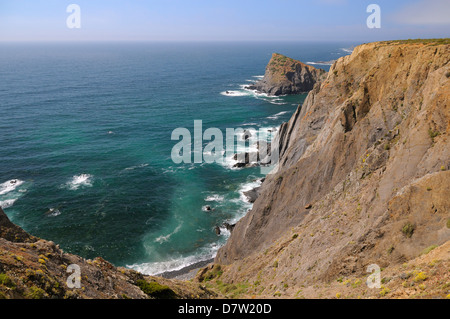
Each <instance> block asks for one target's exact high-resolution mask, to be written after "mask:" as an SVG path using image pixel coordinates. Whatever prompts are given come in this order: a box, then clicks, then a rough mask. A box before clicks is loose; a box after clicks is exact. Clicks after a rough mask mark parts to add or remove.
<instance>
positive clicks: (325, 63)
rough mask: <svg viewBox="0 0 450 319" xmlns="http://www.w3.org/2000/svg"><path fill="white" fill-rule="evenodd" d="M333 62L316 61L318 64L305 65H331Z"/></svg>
mask: <svg viewBox="0 0 450 319" xmlns="http://www.w3.org/2000/svg"><path fill="white" fill-rule="evenodd" d="M333 63H334V61H318V62H306V64H312V65H333Z"/></svg>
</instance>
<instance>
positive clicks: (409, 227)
mask: <svg viewBox="0 0 450 319" xmlns="http://www.w3.org/2000/svg"><path fill="white" fill-rule="evenodd" d="M415 229H416V226H415V225H413V224H411V223H410V222H407V223H406V224H405V225H404V226H403V227H402V233H403V234H404V235H405V236H406V237H408V238H411V236H412V235H413V233H414V230H415Z"/></svg>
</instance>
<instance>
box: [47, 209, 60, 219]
mask: <svg viewBox="0 0 450 319" xmlns="http://www.w3.org/2000/svg"><path fill="white" fill-rule="evenodd" d="M46 214H47V216H50V217H56V216H59V215H61V211H60V210H59V209H58V208H50V209H49V210H48V212H47V213H46Z"/></svg>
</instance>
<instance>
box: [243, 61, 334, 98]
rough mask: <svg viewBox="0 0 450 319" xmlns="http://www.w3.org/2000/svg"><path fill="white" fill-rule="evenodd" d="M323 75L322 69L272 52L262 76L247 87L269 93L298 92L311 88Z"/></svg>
mask: <svg viewBox="0 0 450 319" xmlns="http://www.w3.org/2000/svg"><path fill="white" fill-rule="evenodd" d="M325 75H326V72H325V71H324V70H322V69H316V68H315V67H313V66H310V65H306V64H304V63H302V62H300V61H297V60H294V59H291V58H288V57H286V56H284V55H282V54H279V53H274V54H273V55H272V58H271V59H270V61H269V63H268V64H267V67H266V72H265V74H264V78H262V79H261V80H260V81H258V82H256V83H255V84H253V85H251V86H249V87H248V89H250V90H256V91H258V92H262V93H267V94H269V95H286V94H300V93H305V92H309V91H310V90H312V88H313V87H314V85H315V84H316V83H318V82H320V81H322V80H323V79H324V78H325Z"/></svg>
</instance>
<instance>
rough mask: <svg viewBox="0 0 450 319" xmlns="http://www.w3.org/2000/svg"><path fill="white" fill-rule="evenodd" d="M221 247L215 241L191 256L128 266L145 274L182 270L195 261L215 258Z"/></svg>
mask: <svg viewBox="0 0 450 319" xmlns="http://www.w3.org/2000/svg"><path fill="white" fill-rule="evenodd" d="M219 248H220V246H219V245H218V244H215V243H214V244H210V245H209V246H208V247H204V248H203V249H201V250H200V251H199V252H198V253H197V254H194V255H191V256H173V257H172V258H170V259H168V260H165V261H159V262H149V263H142V264H133V265H127V267H128V268H131V269H134V270H136V271H138V272H140V273H142V274H144V275H150V276H151V275H157V274H161V273H164V272H167V271H176V270H180V269H183V268H185V267H187V266H190V265H193V264H195V263H198V262H201V261H206V260H209V259H211V258H214V257H215V256H216V253H217V251H218V250H219Z"/></svg>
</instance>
